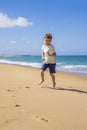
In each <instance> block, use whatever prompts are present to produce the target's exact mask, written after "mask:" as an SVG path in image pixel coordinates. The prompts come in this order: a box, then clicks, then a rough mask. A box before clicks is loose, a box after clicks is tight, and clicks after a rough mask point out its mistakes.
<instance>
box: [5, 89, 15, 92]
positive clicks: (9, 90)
mask: <svg viewBox="0 0 87 130" xmlns="http://www.w3.org/2000/svg"><path fill="white" fill-rule="evenodd" d="M7 91H8V92H14V91H15V90H14V89H7Z"/></svg>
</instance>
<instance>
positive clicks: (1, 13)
mask: <svg viewBox="0 0 87 130" xmlns="http://www.w3.org/2000/svg"><path fill="white" fill-rule="evenodd" d="M46 33H51V34H52V35H53V39H52V44H53V45H54V46H55V50H56V52H57V55H87V1H86V0H0V55H2V54H19V55H23V54H24V55H26V54H30V55H41V46H42V44H43V37H44V35H45V34H46Z"/></svg>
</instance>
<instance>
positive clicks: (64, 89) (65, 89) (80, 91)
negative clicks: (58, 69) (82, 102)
mask: <svg viewBox="0 0 87 130" xmlns="http://www.w3.org/2000/svg"><path fill="white" fill-rule="evenodd" d="M42 88H49V89H53V90H63V91H72V92H77V93H83V94H87V91H84V90H78V89H73V88H60V87H58V88H52V87H42Z"/></svg>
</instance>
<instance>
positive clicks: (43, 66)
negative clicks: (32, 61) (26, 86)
mask: <svg viewBox="0 0 87 130" xmlns="http://www.w3.org/2000/svg"><path fill="white" fill-rule="evenodd" d="M47 68H49V71H50V73H55V69H56V63H54V64H43V65H42V67H41V69H42V70H43V71H45V70H46V69H47Z"/></svg>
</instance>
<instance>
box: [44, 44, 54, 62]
mask: <svg viewBox="0 0 87 130" xmlns="http://www.w3.org/2000/svg"><path fill="white" fill-rule="evenodd" d="M42 52H44V56H45V60H44V61H43V62H44V63H46V64H49V63H50V64H54V63H55V56H49V55H48V54H47V52H49V54H52V53H54V52H55V48H54V46H53V45H52V44H49V45H48V46H46V45H42Z"/></svg>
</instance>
